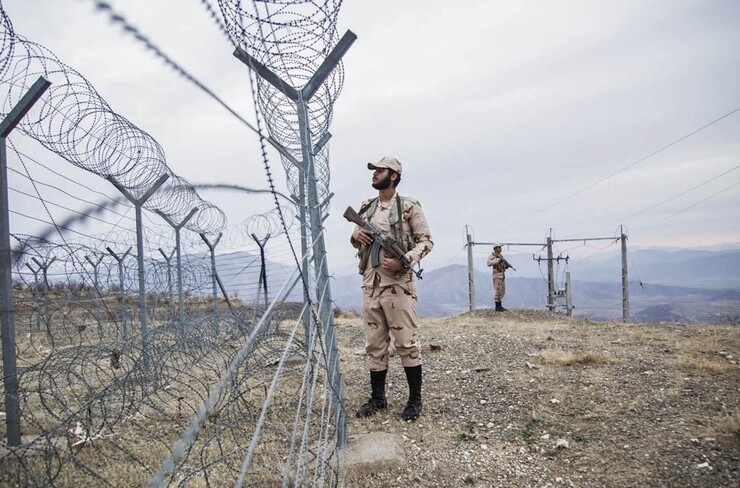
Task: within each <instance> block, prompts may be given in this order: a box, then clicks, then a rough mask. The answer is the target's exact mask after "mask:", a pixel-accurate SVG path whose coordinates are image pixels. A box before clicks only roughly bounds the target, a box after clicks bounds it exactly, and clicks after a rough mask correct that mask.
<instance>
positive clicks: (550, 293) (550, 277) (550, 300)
mask: <svg viewBox="0 0 740 488" xmlns="http://www.w3.org/2000/svg"><path fill="white" fill-rule="evenodd" d="M547 309H548V310H549V311H550V312H552V311H554V310H555V273H554V271H553V268H552V227H551V228H550V232H549V234H548V235H547Z"/></svg>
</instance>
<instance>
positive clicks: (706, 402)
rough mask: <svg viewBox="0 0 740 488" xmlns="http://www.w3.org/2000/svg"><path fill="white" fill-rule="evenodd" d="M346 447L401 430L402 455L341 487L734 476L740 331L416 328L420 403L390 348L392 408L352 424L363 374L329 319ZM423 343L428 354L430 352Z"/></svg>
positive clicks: (567, 323) (592, 483)
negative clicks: (412, 407) (404, 414)
mask: <svg viewBox="0 0 740 488" xmlns="http://www.w3.org/2000/svg"><path fill="white" fill-rule="evenodd" d="M337 327H338V337H339V343H340V347H341V351H342V371H343V377H344V382H345V385H346V396H347V403H346V404H347V409H348V414H349V415H350V419H349V420H350V425H349V435H350V442H352V439H353V438H355V437H356V436H359V435H361V434H366V433H369V432H384V433H390V434H394V435H396V436H397V438H398V441H399V443H400V444H401V446H402V449H403V452H404V453H405V458H403V459H399V463H398V466H397V467H395V468H388V469H384V470H370V471H359V470H358V471H350V472H348V475H347V482H346V485H347V486H356V487H385V486H429V487H451V486H480V487H523V486H542V487H545V486H551V487H556V486H570V487H576V486H577V487H584V488H586V487H594V488H597V487H598V488H601V487H624V486H629V487H633V486H634V487H638V486H639V487H667V486H670V487H699V488H702V487H706V488H710V487H711V488H715V487H731V486H732V487H734V486H738V485H740V391H738V385H739V384H740V366H738V364H737V358H738V357H739V356H740V329H738V328H737V327H732V326H711V325H707V324H703V325H685V324H670V325H662V326H656V325H648V326H646V325H624V324H620V323H594V322H589V321H585V320H578V319H569V318H567V317H564V316H561V315H555V316H553V315H550V314H547V313H545V312H516V311H514V312H509V313H506V314H501V313H494V312H492V311H491V310H490V309H487V310H480V311H478V312H477V313H475V314H474V315H471V314H462V315H457V316H454V317H448V318H426V319H421V320H420V323H419V328H420V338H421V341H422V350H423V358H424V378H425V379H424V394H423V399H424V411H423V414H422V417H421V418H420V419H419V420H417V421H416V422H413V423H406V422H404V421H402V420H401V419H400V411H401V410H402V408H403V405H404V404H405V399H406V395H407V389H406V388H407V387H406V381H405V378H404V376H403V369H402V368H401V367H400V364H399V358H398V357H391V364H390V369H389V376H388V377H389V385H388V388H387V393H388V397H389V408H388V410H387V411H384V412H381V413H380V414H378V415H377V416H376V417H371V418H368V419H357V418H355V417H354V416H353V413H354V410H355V409H356V408H357V406H359V405H360V404H361V403H362V402H364V401H365V400H366V399H367V395H368V373H367V371H366V366H365V357H364V350H363V344H364V338H363V334H362V328H361V323H360V320H359V319H357V318H352V317H350V316H347V315H345V316H343V317H340V318H338V319H337ZM431 345H434V346H435V350H434V351H432V350H431V347H430V346H431Z"/></svg>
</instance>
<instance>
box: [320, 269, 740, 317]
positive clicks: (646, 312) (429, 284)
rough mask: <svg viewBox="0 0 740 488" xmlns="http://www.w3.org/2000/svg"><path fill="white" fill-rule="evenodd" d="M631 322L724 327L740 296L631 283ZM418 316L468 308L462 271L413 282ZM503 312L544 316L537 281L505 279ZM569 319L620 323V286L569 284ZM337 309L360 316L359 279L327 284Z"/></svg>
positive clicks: (484, 289) (488, 296)
mask: <svg viewBox="0 0 740 488" xmlns="http://www.w3.org/2000/svg"><path fill="white" fill-rule="evenodd" d="M474 283H475V290H474V294H475V307H476V308H490V307H492V305H493V284H492V279H491V274H490V273H486V272H480V271H476V272H475V274H474ZM629 286H630V289H629V292H630V312H631V317H632V320H640V321H647V322H666V321H684V322H708V323H717V322H726V321H727V320H729V319H730V318H732V317H734V316H736V315H738V314H740V290H733V289H727V290H716V289H708V288H698V287H696V288H692V287H680V286H669V285H660V284H652V283H644V282H642V283H641V282H639V281H631V282H630V285H629ZM417 288H418V290H419V302H418V308H417V311H418V313H419V315H420V316H448V315H453V314H457V313H460V312H464V311H467V310H468V309H469V307H470V291H469V286H468V269H467V266H463V265H450V266H447V267H445V268H441V269H436V270H431V271H427V272H426V273H425V274H424V279H422V280H419V281H417ZM506 288H507V291H506V298H505V300H504V305H505V306H506V307H508V308H522V309H536V310H544V309H546V305H547V283H546V281H545V280H544V279H542V278H517V277H508V276H507V278H506ZM572 288H573V290H572V292H573V304H574V306H575V310H574V315H576V316H580V317H589V318H594V319H601V320H621V318H622V285H621V282H620V281H616V280H615V281H612V282H598V281H583V280H573V282H572ZM332 293H333V297H334V300H335V302H336V304H337V306H338V307H339V308H341V309H343V310H353V311H359V310H360V307H361V295H360V276H359V275H352V276H344V277H340V278H336V279H335V280H334V282H332Z"/></svg>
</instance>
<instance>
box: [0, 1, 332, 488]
mask: <svg viewBox="0 0 740 488" xmlns="http://www.w3.org/2000/svg"><path fill="white" fill-rule="evenodd" d="M306 4H307V5H308V3H306ZM1 7H2V5H1V4H0V12H1V13H2V17H3V22H4V24H5V20H6V19H7V16H6V15H5V12H4V10H3V9H2V8H1ZM7 33H11V34H12V35H10V36H7V35H6V34H7ZM6 38H8V39H9V41H8V42H6V41H5V39H6ZM19 43H20V44H21V48H19V47H18V44H19ZM2 49H3V60H5V59H6V56H5V53H6V52H8V53H11V52H12V59H18V56H19V54H18V53H22V55H21V59H23V60H24V61H23V62H20V63H15V64H12V63H11V64H8V63H3V64H2V65H1V66H0V68H1V69H2V70H3V73H2V80H3V81H4V80H5V79H6V75H7V77H8V79H10V80H12V82H11V83H9V87H8V90H9V91H8V97H7V98H6V100H5V102H4V107H12V106H13V105H14V103H15V101H16V100H17V97H18V96H19V95H22V92H23V91H24V85H23V83H25V81H26V80H28V79H32V78H33V75H34V74H36V73H40V72H43V73H44V74H45V76H59V75H60V73H64V75H63V76H64V77H65V79H71V80H73V81H74V84H73V86H71V87H70V88H69V89H68V90H67V91H65V90H63V89H58V90H55V91H53V92H49V94H48V97H49V100H48V102H47V101H46V99H42V100H41V102H43V103H44V105H43V106H41V107H40V108H37V109H34V110H33V111H32V112H31V113H30V115H29V116H28V117H27V118H26V121H24V124H23V127H21V129H22V132H23V133H24V134H26V135H29V136H31V137H32V138H34V139H36V140H38V141H39V142H40V143H41V144H42V145H44V146H45V147H47V148H48V149H50V150H51V151H52V152H54V153H56V154H59V155H60V156H62V157H64V158H65V159H67V160H68V161H70V162H72V163H73V164H74V165H75V166H77V167H79V168H81V169H83V170H85V171H89V172H92V173H94V174H97V175H99V176H103V177H106V178H108V179H111V180H115V181H117V182H118V183H119V184H120V185H121V186H122V187H124V188H125V189H126V190H127V191H129V192H130V193H132V194H133V195H135V196H139V195H141V194H143V193H145V192H146V191H147V189H148V188H150V185H151V183H152V181H156V180H157V179H158V178H159V177H160V176H161V175H163V174H168V175H169V178H168V180H167V181H166V182H165V184H164V185H163V187H162V188H160V189H159V190H158V191H157V192H156V193H155V194H154V195H153V197H152V198H151V199H150V200H149V201H147V203H146V204H145V205H144V207H145V208H147V209H148V210H160V211H162V212H163V213H165V214H167V215H168V216H171V218H172V220H174V221H178V220H180V219H181V218H182V217H183V216H184V215H186V214H187V213H188V212H190V211H191V210H192V209H193V208H198V211H197V213H196V214H195V215H194V216H193V218H192V219H191V221H190V222H188V225H187V226H186V228H187V229H188V230H191V231H194V232H196V233H205V234H216V233H219V234H220V233H222V232H223V235H224V238H223V239H222V240H221V241H220V246H222V247H227V248H231V247H234V248H237V249H238V251H237V252H235V253H233V254H234V257H235V259H234V261H233V262H231V261H230V260H229V255H228V254H227V255H226V256H219V273H220V274H222V275H223V276H222V278H223V279H224V281H225V282H226V283H227V286H226V288H227V289H228V291H229V293H230V294H231V293H233V295H232V296H231V298H232V300H234V299H237V300H242V301H244V302H245V303H247V302H248V297H249V296H253V295H254V293H255V291H256V286H255V284H256V283H257V282H258V280H257V276H256V275H257V272H258V268H259V266H258V264H259V259H258V258H257V253H256V250H255V248H254V246H253V245H252V246H246V247H249V249H248V250H247V251H245V250H244V248H245V241H246V242H248V241H249V239H245V237H247V236H250V238H251V236H257V237H258V238H262V239H264V238H265V237H266V236H268V235H269V236H270V238H271V246H270V247H271V249H270V250H268V263H272V264H268V266H272V268H271V269H270V271H269V273H268V274H270V275H271V276H274V275H278V277H281V276H280V273H284V275H283V276H282V277H281V278H283V283H284V285H283V288H282V289H281V291H280V292H279V293H277V294H273V296H272V297H271V299H272V302H271V304H270V305H269V306H264V307H262V306H255V307H254V308H252V307H241V308H239V309H237V310H236V311H234V310H231V311H230V312H228V313H227V312H226V310H225V307H221V309H220V311H217V312H211V311H210V309H209V307H208V306H206V305H207V302H208V300H207V299H206V298H205V296H206V295H207V289H208V286H209V285H210V279H211V270H210V268H209V267H208V263H207V253H206V252H205V250H204V248H203V245H202V244H203V243H202V242H199V241H198V239H197V237H195V235H194V234H185V239H184V240H183V248H184V249H186V250H187V252H186V253H185V256H184V261H185V262H184V264H183V267H182V271H183V285H184V290H185V292H186V293H188V294H189V295H190V297H189V299H188V307H191V308H192V310H189V311H188V314H187V323H186V324H185V325H186V327H185V328H184V334H183V329H181V327H180V324H178V323H177V322H176V321H175V320H173V317H174V315H173V314H171V313H170V311H169V305H170V304H171V302H172V300H171V298H170V299H167V297H166V295H167V293H168V291H169V290H168V286H171V285H168V281H167V277H168V275H169V273H170V271H171V270H170V264H169V262H167V260H166V259H159V258H157V259H155V258H153V257H152V255H156V253H155V251H158V250H161V251H163V252H162V254H167V253H169V252H171V250H172V247H173V245H174V243H173V239H174V238H173V236H172V232H171V229H169V228H167V227H166V226H161V225H160V226H155V225H149V223H147V225H146V227H145V229H144V232H145V240H146V242H147V245H148V248H147V249H146V255H147V256H149V257H148V258H146V260H145V269H146V270H147V272H146V273H145V283H146V291H147V301H148V302H149V304H150V305H149V311H148V313H149V315H150V318H151V319H152V325H153V327H152V328H151V329H150V330H149V331H148V332H147V336H146V337H145V338H144V341H143V342H144V343H145V344H147V345H148V350H144V349H142V341H141V337H137V336H136V331H135V330H134V328H133V327H131V324H132V323H133V322H135V320H134V319H133V317H135V311H134V309H135V307H136V301H135V300H131V298H130V297H131V295H133V293H132V291H133V290H134V288H135V286H136V285H135V283H136V276H135V271H136V266H135V264H134V257H133V256H131V255H128V257H126V256H127V255H126V254H125V253H126V250H127V249H130V248H131V243H133V242H134V236H135V234H134V232H133V231H132V230H131V229H130V228H123V227H118V226H117V225H116V224H113V221H108V222H109V223H111V224H113V225H112V229H113V230H111V231H108V232H106V233H103V234H83V235H80V237H81V239H78V240H76V241H73V240H72V239H70V238H64V237H63V236H61V235H60V237H61V238H62V241H63V242H61V243H60V242H55V241H53V240H52V239H55V238H57V235H56V234H57V233H55V232H49V233H45V234H43V235H41V236H29V235H21V234H13V236H12V237H13V238H14V239H15V241H16V242H17V243H18V249H21V250H23V251H24V252H23V253H18V254H17V255H16V258H17V259H16V261H15V262H14V268H15V273H14V277H15V278H17V281H16V282H15V284H14V287H15V289H16V291H17V292H18V293H17V295H16V296H17V300H16V303H17V310H16V312H17V313H16V318H17V321H16V325H17V328H18V330H19V335H21V336H22V339H23V340H22V341H21V342H19V345H18V347H19V353H20V354H19V365H20V366H21V368H20V375H19V382H20V384H21V385H24V389H23V391H22V398H21V405H22V407H21V412H22V415H23V419H22V425H23V426H24V435H27V436H30V439H26V442H24V443H23V445H22V446H18V447H12V446H5V450H4V451H3V452H4V454H3V455H2V457H0V460H2V464H3V469H2V470H0V484H5V483H7V484H17V483H20V484H21V485H23V486H78V485H79V484H82V483H93V484H101V485H106V486H132V485H140V484H141V481H142V480H143V479H147V478H149V479H150V480H151V483H152V484H153V485H155V484H156V485H157V486H158V485H159V484H167V485H176V486H203V485H205V486H223V485H224V484H232V483H233V480H234V479H236V478H237V477H238V479H239V483H242V482H243V483H244V484H248V485H260V484H264V485H269V486H274V485H276V484H282V485H284V486H290V485H293V486H295V485H301V486H305V485H313V486H317V485H318V486H339V485H341V484H342V477H343V473H342V472H343V466H342V464H341V453H340V452H338V451H337V438H338V435H339V434H338V432H337V430H336V428H337V424H336V423H334V422H332V421H330V419H335V418H337V417H338V416H340V412H337V411H335V410H334V409H335V408H336V403H334V402H332V401H329V399H330V398H332V397H336V396H337V395H338V392H337V391H336V390H335V389H334V388H335V387H334V385H333V384H332V382H331V381H329V379H328V378H326V374H325V373H326V371H325V369H324V368H325V362H326V354H327V351H326V348H325V345H324V344H323V338H322V334H321V333H319V332H320V331H317V330H313V329H312V328H309V327H306V326H305V324H304V322H303V321H304V319H305V314H306V312H310V308H311V307H312V302H311V300H310V298H309V300H308V301H306V302H305V303H303V304H298V303H294V302H291V300H295V299H296V298H297V299H298V300H297V301H298V302H301V301H302V300H303V297H302V296H301V295H300V293H301V291H302V289H305V288H309V289H310V288H312V286H313V285H315V283H307V282H308V281H311V280H312V277H310V276H303V277H302V279H303V280H304V284H303V286H301V285H300V284H299V283H300V279H298V278H296V277H295V275H293V276H292V277H291V275H289V274H288V273H286V272H285V266H284V265H283V266H282V267H281V266H278V265H277V264H276V263H280V262H282V263H286V262H289V261H290V259H289V258H288V256H289V255H290V254H293V257H295V253H294V252H293V250H292V244H291V241H290V236H289V235H288V234H289V233H290V231H291V229H292V224H293V223H294V222H295V220H296V216H295V208H296V207H295V206H294V205H293V204H291V205H290V206H283V205H280V206H279V207H278V208H277V209H276V210H275V211H272V212H269V213H266V214H262V215H255V216H252V217H250V218H248V219H246V220H245V221H243V222H241V223H240V224H237V225H236V226H232V227H226V226H225V217H224V216H223V213H222V212H221V211H220V209H218V208H217V207H215V206H212V205H210V204H208V203H207V202H204V201H203V200H202V199H201V198H200V197H199V196H198V195H197V192H196V191H195V186H196V185H192V184H191V183H190V182H188V181H186V180H185V179H184V178H181V177H177V176H176V175H174V174H172V173H171V171H169V169H168V168H167V167H166V164H165V163H164V151H163V150H162V148H161V147H159V146H158V145H157V144H156V142H155V141H154V140H153V139H151V137H150V136H148V135H147V134H145V133H143V132H141V131H138V129H136V128H135V127H134V126H133V125H132V124H130V123H128V122H127V121H126V119H124V118H122V117H120V116H117V115H115V114H112V113H111V112H109V109H108V107H107V106H105V105H103V104H104V101H102V100H100V99H99V98H98V99H96V98H94V97H90V93H92V92H91V90H92V87H90V86H89V83H87V82H86V81H84V78H82V77H81V75H79V74H78V73H76V72H74V71H73V70H71V69H70V68H68V67H66V66H63V65H62V64H61V63H60V62H58V60H56V59H55V58H53V57H52V56H51V55H50V53H48V52H46V51H45V50H44V49H43V48H42V47H41V46H38V45H35V44H34V43H31V42H29V41H26V40H25V39H23V38H20V37H18V36H15V34H14V33H13V31H12V26H11V25H10V22H9V20H8V21H7V28H6V29H5V30H4V32H3V44H2ZM25 53H33V55H32V56H31V55H27V54H25ZM8 59H10V56H9V57H8ZM24 63H26V65H28V66H29V69H27V70H26V72H27V73H29V74H27V75H26V76H25V78H24V77H23V76H21V75H19V73H21V72H22V70H21V69H20V67H21V66H23V64H24ZM34 63H37V64H38V65H40V66H41V68H39V67H38V66H36V65H34ZM49 67H51V68H49ZM34 70H35V71H34ZM18 80H22V81H18ZM52 81H54V80H52ZM56 84H58V82H55V84H53V85H52V87H55V86H56ZM0 86H2V85H0ZM93 92H94V91H93ZM315 100H317V99H315ZM55 101H56V102H59V103H58V104H54V103H52V102H55ZM78 105H79V107H90V108H91V110H90V111H88V112H86V113H85V114H84V116H82V117H81V118H79V119H78V120H76V121H75V122H71V121H70V117H72V116H73V115H74V113H73V111H72V107H75V106H78ZM101 107H102V108H101ZM261 110H263V113H264V108H262V109H261ZM3 113H5V112H3ZM317 113H320V114H323V115H322V116H323V117H325V118H326V119H327V122H326V126H327V127H328V120H330V118H331V115H330V113H327V112H317ZM111 114H112V115H111ZM312 116H313V114H312ZM109 124H110V125H109ZM37 125H44V127H43V128H39V127H37ZM66 129H68V130H66ZM65 130H66V131H65ZM271 132H273V134H272V135H273V137H275V135H274V131H271ZM55 136H62V137H61V139H59V138H55ZM86 138H89V140H86ZM96 138H97V140H95V139H96ZM65 151H67V152H65ZM299 153H300V150H299V149H298V153H297V154H299ZM322 153H323V154H326V157H327V158H328V153H327V149H323V150H322ZM263 156H264V154H263ZM319 161H320V159H319V158H317V162H319ZM284 164H285V162H284ZM268 170H269V167H268ZM295 171H296V169H295V168H290V169H288V168H287V167H286V173H287V174H288V175H289V176H288V177H289V186H290V185H291V183H290V181H291V178H293V176H295V178H293V179H294V180H295V182H297V181H298V178H297V175H296V173H295ZM291 175H293V176H291ZM317 177H320V178H324V179H325V185H326V188H327V189H328V164H327V165H326V172H325V173H322V172H321V171H317ZM296 184H297V183H295V184H293V187H294V189H295V191H294V193H299V190H298V188H297V187H296V186H295V185H296ZM116 200H117V201H118V200H119V199H116ZM276 203H277V201H276ZM116 205H119V206H126V205H128V203H127V202H125V201H122V200H121V201H119V202H118V203H116ZM113 206H114V205H110V206H107V205H106V206H104V207H105V208H101V220H103V221H106V217H105V216H106V215H108V216H109V215H111V213H112V212H111V210H112V207H113ZM129 208H130V207H129ZM84 218H85V217H84V212H83V215H79V216H73V217H72V218H71V219H68V220H65V221H63V222H62V226H63V227H66V226H67V225H69V226H72V225H73V224H74V223H75V221H79V220H81V219H84ZM49 219H50V221H51V222H50V223H51V224H52V225H53V227H54V228H55V229H57V227H58V224H56V223H55V222H54V219H52V218H51V215H50V216H49ZM305 225H306V223H305V222H303V223H302V228H301V229H299V231H300V232H301V233H304V234H307V232H306V231H305V228H304V227H303V226H305ZM286 242H287V245H290V250H288V249H287V248H286V247H285V246H286ZM273 244H277V246H283V247H278V249H277V250H275V249H274V248H275V247H276V246H274V245H273ZM314 244H315V243H311V244H309V248H308V249H306V250H304V254H305V255H304V256H303V262H304V263H310V262H312V261H313V259H314V258H313V255H312V254H313V252H314V250H313V245H314ZM106 248H110V249H111V251H112V252H113V253H115V254H116V255H118V256H119V257H120V256H123V257H124V259H123V260H122V262H117V261H116V260H115V259H114V258H113V256H112V253H111V252H108V251H107V250H106ZM295 264H297V265H298V266H295ZM295 264H294V267H293V271H294V272H298V271H299V270H300V268H301V267H302V266H301V265H300V263H295ZM119 265H120V266H119ZM239 280H241V281H243V282H244V283H247V289H246V292H242V291H241V289H240V288H239V286H238V283H237V281H239ZM278 281H279V280H278ZM237 293H238V295H239V298H237V297H236V295H237ZM296 293H297V294H298V295H297V296H296ZM255 312H257V313H255ZM299 325H303V326H304V328H301V327H299ZM127 331H128V334H127V333H126V332H127ZM147 356H149V357H154V358H156V361H155V362H153V363H152V366H151V367H150V368H148V369H147V368H144V367H143V365H144V364H146V362H147V361H146V357H147ZM214 385H215V386H214ZM183 428H185V430H183ZM178 436H180V438H181V441H182V442H181V443H179V444H176V445H175V447H176V449H175V450H174V451H173V450H172V449H171V448H172V444H171V443H170V440H171V439H173V438H177V437H178ZM180 448H182V450H178V449H180ZM245 453H246V456H245ZM38 454H40V455H38ZM152 459H156V460H162V465H161V466H160V468H162V469H159V470H156V463H154V464H153V463H152ZM277 459H282V462H276V460H277ZM158 483H159V484H158Z"/></svg>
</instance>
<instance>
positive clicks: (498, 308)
mask: <svg viewBox="0 0 740 488" xmlns="http://www.w3.org/2000/svg"><path fill="white" fill-rule="evenodd" d="M507 310H508V309H507V308H504V307H503V305H501V302H496V311H497V312H506V311H507Z"/></svg>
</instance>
